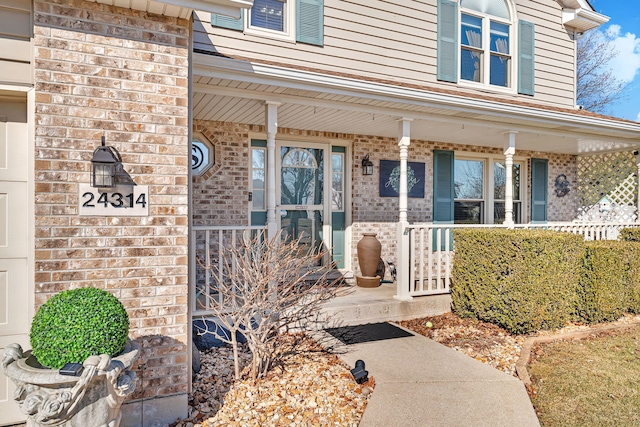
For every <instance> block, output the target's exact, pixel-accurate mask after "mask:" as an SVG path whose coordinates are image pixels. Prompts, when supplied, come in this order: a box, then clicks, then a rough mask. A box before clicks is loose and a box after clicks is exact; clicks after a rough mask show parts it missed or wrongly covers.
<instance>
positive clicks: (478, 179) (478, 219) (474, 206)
mask: <svg viewBox="0 0 640 427" xmlns="http://www.w3.org/2000/svg"><path fill="white" fill-rule="evenodd" d="M453 176H454V183H453V191H454V202H453V221H454V222H455V223H456V224H484V161H483V160H465V159H455V161H454V171H453Z"/></svg>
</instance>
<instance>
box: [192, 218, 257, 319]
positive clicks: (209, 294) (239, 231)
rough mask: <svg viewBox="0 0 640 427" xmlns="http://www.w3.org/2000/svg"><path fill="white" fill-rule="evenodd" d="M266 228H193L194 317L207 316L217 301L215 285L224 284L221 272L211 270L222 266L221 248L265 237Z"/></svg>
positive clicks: (220, 270)
mask: <svg viewBox="0 0 640 427" xmlns="http://www.w3.org/2000/svg"><path fill="white" fill-rule="evenodd" d="M265 233H266V229H265V227H264V226H254V227H248V226H235V227H234V226H194V227H192V239H191V253H192V254H194V255H193V256H194V258H195V262H194V263H193V264H194V265H192V267H191V268H192V269H193V270H192V274H191V277H192V278H193V280H194V281H195V292H191V301H190V303H191V310H192V313H193V314H194V315H198V314H207V313H208V312H209V310H210V308H211V307H212V305H213V304H215V303H216V302H217V301H218V298H219V295H218V293H217V292H216V286H215V283H216V282H219V281H222V280H223V278H222V277H215V276H214V274H216V273H215V272H216V271H217V272H218V273H217V274H218V275H220V274H222V269H215V268H212V266H213V265H214V264H217V265H222V264H223V259H222V253H221V251H220V249H221V248H225V247H230V246H232V245H235V244H236V243H238V242H240V241H249V240H252V239H255V238H256V237H258V236H260V235H263V236H264V235H265Z"/></svg>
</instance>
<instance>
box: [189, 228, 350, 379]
mask: <svg viewBox="0 0 640 427" xmlns="http://www.w3.org/2000/svg"><path fill="white" fill-rule="evenodd" d="M219 251H220V253H219V254H217V255H216V259H219V260H222V261H221V262H217V263H210V264H203V263H202V262H201V261H199V263H200V265H201V267H203V268H204V269H205V270H207V271H208V272H209V273H210V274H211V276H212V278H213V280H212V284H211V285H210V286H211V287H212V289H211V290H210V292H208V298H213V299H214V300H213V301H210V304H209V306H210V307H211V314H212V315H213V316H215V317H216V318H217V322H218V324H219V325H220V326H222V327H223V328H224V329H226V330H227V331H228V333H226V331H224V330H221V328H216V330H215V331H211V330H210V331H207V332H209V333H213V334H215V335H216V337H217V338H218V339H220V340H221V341H223V342H225V343H227V344H230V345H231V346H232V348H233V353H234V357H235V360H236V364H235V377H236V379H240V376H241V374H240V368H239V366H238V363H237V360H238V357H237V355H238V353H237V352H238V335H242V336H244V337H245V338H246V340H247V345H248V346H249V349H250V351H251V353H252V361H251V365H250V366H249V372H248V374H249V376H250V377H251V378H252V379H256V378H259V377H262V376H264V375H265V374H266V373H267V371H268V370H269V369H270V367H271V366H272V364H273V362H274V357H276V354H277V352H276V351H275V350H276V348H275V347H276V343H277V338H278V336H279V335H281V334H284V333H287V332H293V331H300V330H305V329H307V328H314V327H316V326H319V325H318V324H319V323H320V324H321V323H322V322H323V319H321V316H320V309H321V305H322V304H323V303H324V302H326V301H328V300H330V299H331V298H334V297H335V296H336V295H337V294H338V293H339V292H341V290H342V289H343V288H342V287H341V286H340V283H341V280H340V279H334V280H329V278H328V273H329V272H330V271H331V270H332V265H331V264H330V263H324V264H323V263H322V262H321V261H322V260H323V258H325V257H327V252H326V251H320V250H315V249H312V248H310V247H309V246H308V245H304V244H302V243H301V242H300V239H298V240H293V241H287V242H281V238H280V235H278V236H276V237H275V238H274V239H272V240H267V239H266V238H265V237H264V235H259V236H257V237H255V238H252V239H244V240H241V241H239V242H238V243H236V244H233V245H229V246H226V247H220V248H219Z"/></svg>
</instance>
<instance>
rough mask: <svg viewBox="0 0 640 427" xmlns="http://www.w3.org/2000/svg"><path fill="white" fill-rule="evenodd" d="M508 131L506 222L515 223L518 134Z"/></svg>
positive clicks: (505, 152) (505, 158) (506, 149)
mask: <svg viewBox="0 0 640 427" xmlns="http://www.w3.org/2000/svg"><path fill="white" fill-rule="evenodd" d="M517 133H518V132H513V131H512V132H508V133H507V142H505V144H504V167H505V172H506V179H505V188H504V224H505V225H513V224H514V221H513V156H514V155H515V154H516V134H517Z"/></svg>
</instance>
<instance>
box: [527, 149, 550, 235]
mask: <svg viewBox="0 0 640 427" xmlns="http://www.w3.org/2000/svg"><path fill="white" fill-rule="evenodd" d="M548 163H549V161H548V160H547V159H531V222H532V223H533V222H538V223H540V222H547V195H548V190H547V186H548V183H547V181H548V174H549V172H548V171H549V164H548Z"/></svg>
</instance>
